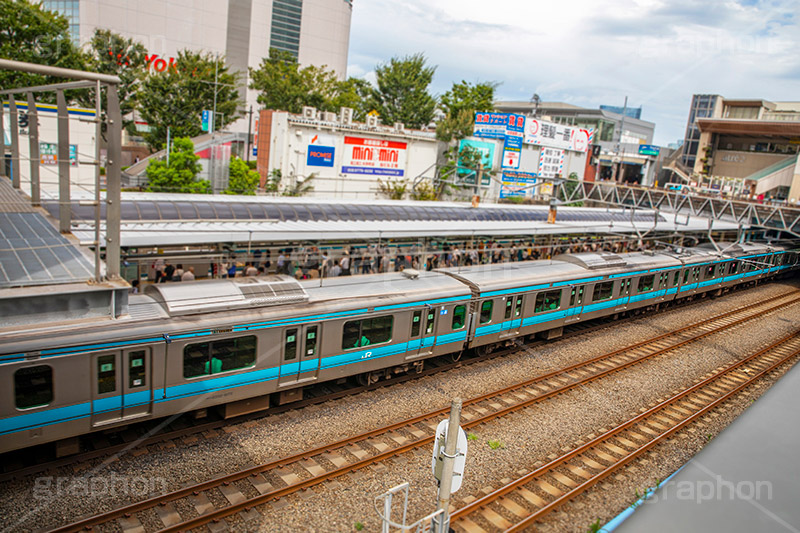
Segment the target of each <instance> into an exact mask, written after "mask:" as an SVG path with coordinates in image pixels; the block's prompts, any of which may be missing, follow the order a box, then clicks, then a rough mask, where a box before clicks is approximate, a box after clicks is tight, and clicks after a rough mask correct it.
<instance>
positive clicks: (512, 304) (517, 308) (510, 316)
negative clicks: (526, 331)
mask: <svg viewBox="0 0 800 533" xmlns="http://www.w3.org/2000/svg"><path fill="white" fill-rule="evenodd" d="M523 302H524V296H523V295H521V294H520V295H519V296H509V297H508V298H506V308H505V312H504V313H503V325H502V327H501V330H502V331H501V332H500V333H501V334H505V335H516V334H518V333H519V328H520V324H521V323H522V306H523Z"/></svg>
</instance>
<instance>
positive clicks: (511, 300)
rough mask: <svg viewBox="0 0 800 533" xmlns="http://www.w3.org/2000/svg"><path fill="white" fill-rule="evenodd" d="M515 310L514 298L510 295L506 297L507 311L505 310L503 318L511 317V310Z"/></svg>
mask: <svg viewBox="0 0 800 533" xmlns="http://www.w3.org/2000/svg"><path fill="white" fill-rule="evenodd" d="M513 310H514V298H512V297H511V296H509V297H508V298H507V299H506V312H505V314H504V315H503V318H504V319H505V320H508V319H509V318H511V312H512V311H513Z"/></svg>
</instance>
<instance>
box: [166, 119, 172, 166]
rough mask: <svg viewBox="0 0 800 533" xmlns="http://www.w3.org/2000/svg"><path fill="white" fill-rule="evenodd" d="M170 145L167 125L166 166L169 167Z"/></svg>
mask: <svg viewBox="0 0 800 533" xmlns="http://www.w3.org/2000/svg"><path fill="white" fill-rule="evenodd" d="M171 149H172V148H171V146H170V138H169V126H167V167H169V152H170V150H171Z"/></svg>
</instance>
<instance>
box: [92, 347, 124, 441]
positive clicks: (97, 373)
mask: <svg viewBox="0 0 800 533" xmlns="http://www.w3.org/2000/svg"><path fill="white" fill-rule="evenodd" d="M121 360H122V353H121V352H114V353H104V354H97V355H94V356H92V362H91V365H92V372H91V374H92V426H102V425H104V424H109V423H111V422H117V421H119V420H122V394H123V392H122V387H121V386H120V382H121V379H122V364H121Z"/></svg>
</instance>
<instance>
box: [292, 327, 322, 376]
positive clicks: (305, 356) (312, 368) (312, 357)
mask: <svg viewBox="0 0 800 533" xmlns="http://www.w3.org/2000/svg"><path fill="white" fill-rule="evenodd" d="M321 328H322V327H321V326H320V325H319V324H306V325H305V326H303V327H302V337H301V344H302V347H301V350H300V370H299V373H298V374H297V381H308V380H313V379H317V378H318V377H319V364H320V357H319V339H320V332H321Z"/></svg>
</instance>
